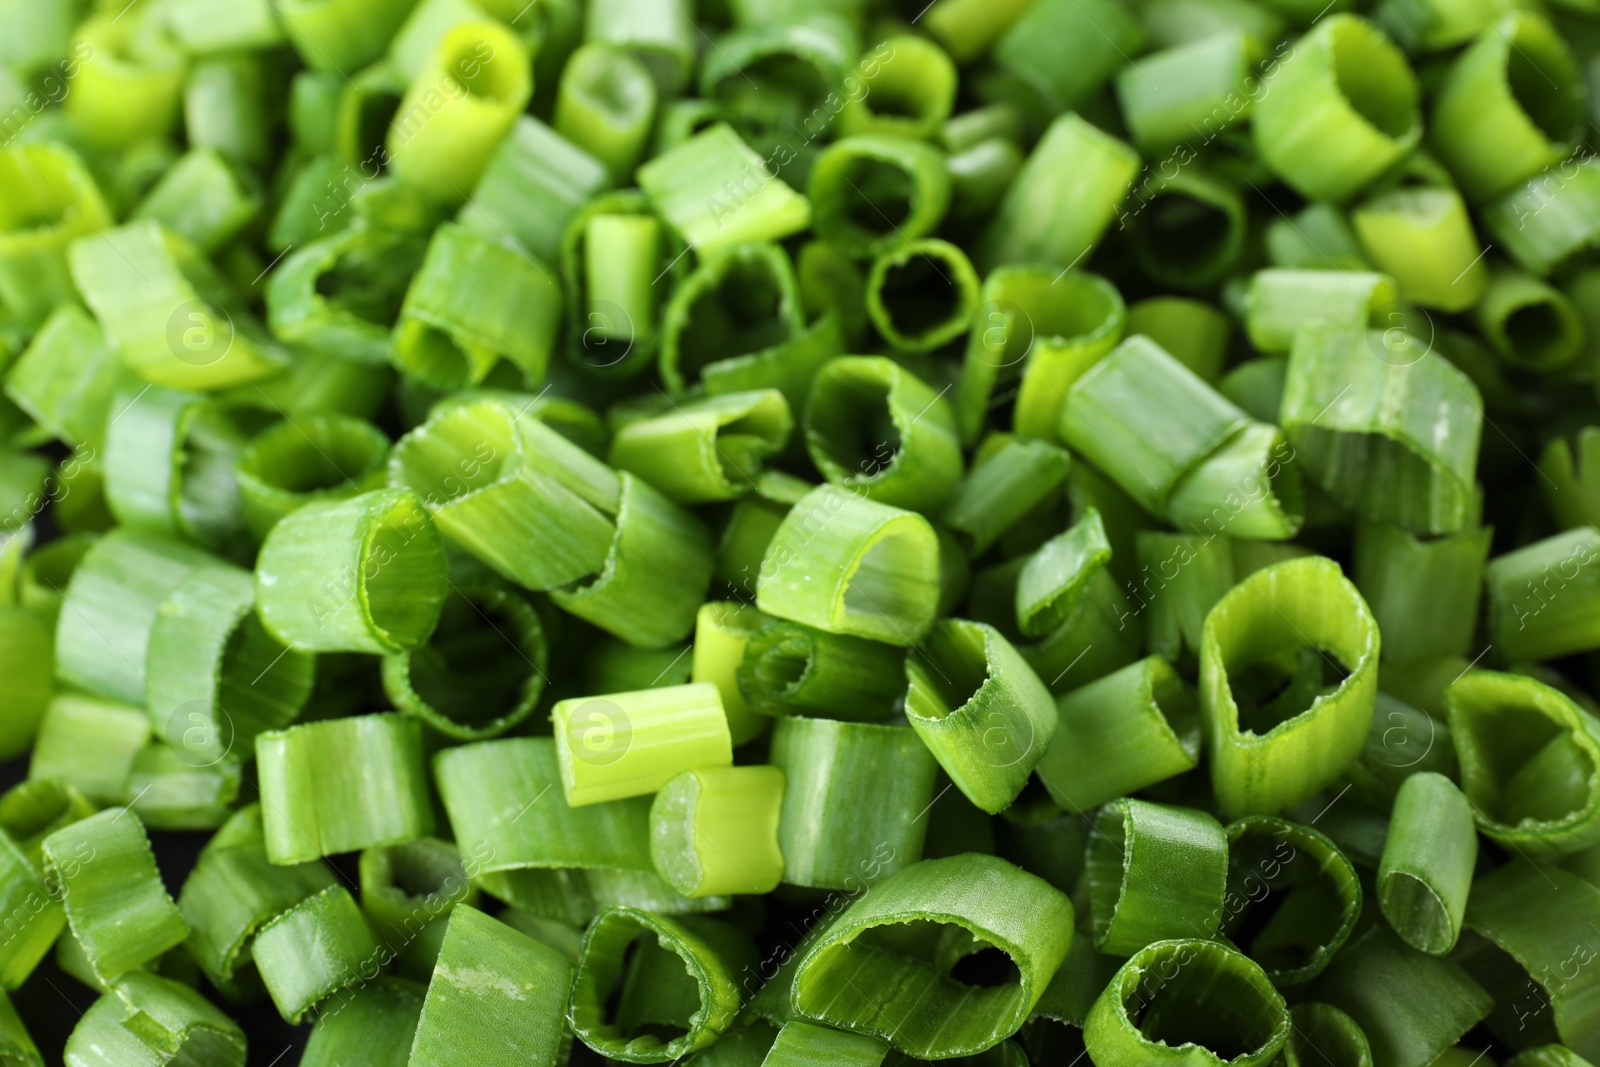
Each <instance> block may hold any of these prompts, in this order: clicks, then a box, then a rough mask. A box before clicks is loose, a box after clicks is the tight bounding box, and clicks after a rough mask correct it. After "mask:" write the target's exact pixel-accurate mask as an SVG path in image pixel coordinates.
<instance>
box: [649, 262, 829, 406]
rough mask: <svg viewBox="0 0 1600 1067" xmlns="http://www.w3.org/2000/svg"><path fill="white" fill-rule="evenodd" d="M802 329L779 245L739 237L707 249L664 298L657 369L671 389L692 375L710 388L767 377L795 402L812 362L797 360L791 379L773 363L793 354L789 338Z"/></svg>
mask: <svg viewBox="0 0 1600 1067" xmlns="http://www.w3.org/2000/svg"><path fill="white" fill-rule="evenodd" d="M804 330H805V314H804V312H803V310H802V308H801V305H800V293H799V288H798V283H797V281H796V279H795V274H794V266H793V264H791V263H790V261H789V257H788V255H787V254H786V253H785V252H784V251H783V250H782V249H781V248H779V247H778V246H776V245H771V244H742V245H736V246H734V247H731V248H728V249H725V250H721V251H716V252H712V253H710V254H709V255H707V256H706V257H705V258H704V261H703V262H702V263H701V264H700V265H699V266H698V267H697V268H696V269H695V270H694V272H693V273H691V274H690V275H689V276H688V277H687V278H685V279H684V280H683V282H682V283H681V284H680V285H679V286H678V287H677V290H676V291H675V292H674V293H673V294H672V297H671V299H670V301H669V302H668V304H667V307H666V311H665V314H664V316H663V322H662V327H661V332H662V337H661V353H660V365H661V377H662V378H663V380H664V381H665V382H666V385H667V388H668V390H669V391H670V392H672V393H673V394H674V395H679V394H682V393H684V392H686V391H687V390H688V389H690V388H691V387H692V386H694V385H695V384H697V383H703V384H704V385H705V387H706V389H707V391H709V392H713V393H726V392H733V391H740V390H745V389H751V388H757V387H764V386H768V385H770V386H772V387H774V388H777V389H779V390H780V391H782V392H783V393H784V395H785V396H786V397H787V398H788V399H789V403H790V406H791V407H792V408H799V407H802V406H803V405H804V402H805V391H804V386H805V385H807V384H809V382H810V379H811V375H812V374H813V373H814V372H815V370H816V367H815V366H811V367H806V368H801V369H800V371H799V379H800V380H794V379H791V378H790V376H789V374H788V373H787V371H786V369H785V368H783V367H782V366H781V364H782V363H784V362H787V361H788V360H789V359H790V358H791V357H792V356H794V355H798V354H799V352H798V351H797V348H798V346H797V345H794V342H796V341H797V340H798V339H799V338H800V337H801V336H802V334H803V332H804ZM755 377H761V378H770V379H771V380H768V381H760V382H756V381H751V380H750V379H752V378H755ZM785 379H788V380H785ZM795 385H800V386H801V388H800V390H799V391H798V393H796V392H795V390H794V386H795Z"/></svg>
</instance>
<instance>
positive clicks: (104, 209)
mask: <svg viewBox="0 0 1600 1067" xmlns="http://www.w3.org/2000/svg"><path fill="white" fill-rule="evenodd" d="M7 118H8V119H10V118H11V116H9V115H8V116H7ZM0 128H4V129H5V131H6V133H7V136H8V141H9V137H10V136H11V126H10V124H9V122H8V123H7V125H6V126H4V127H0ZM0 191H3V192H4V194H5V207H3V208H0V300H4V301H5V302H6V305H7V307H8V308H9V309H11V310H12V311H13V312H14V313H16V314H17V315H19V316H21V317H23V319H25V320H33V321H37V320H40V319H43V318H44V317H45V316H46V315H48V314H49V313H50V311H51V310H52V308H53V307H54V306H55V305H57V304H60V303H62V302H65V301H69V300H72V299H73V298H74V297H75V293H74V290H73V282H72V277H71V275H70V274H69V272H68V267H67V252H68V248H69V247H70V246H71V244H72V243H73V242H74V241H75V240H77V239H78V238H81V237H86V236H89V235H91V234H94V233H97V232H100V231H101V230H104V229H105V228H106V227H108V226H110V225H111V224H112V221H113V220H112V214H111V208H110V206H109V205H108V204H107V203H106V200H105V197H104V196H103V195H102V193H101V191H100V187H99V186H98V185H97V184H96V182H95V179H94V177H93V175H92V174H91V173H90V171H89V169H88V168H87V167H86V166H85V165H84V163H83V161H82V160H80V159H79V158H78V157H77V156H76V155H75V154H73V152H72V151H71V150H70V149H68V148H67V147H66V146H65V145H61V144H11V145H9V147H4V148H0Z"/></svg>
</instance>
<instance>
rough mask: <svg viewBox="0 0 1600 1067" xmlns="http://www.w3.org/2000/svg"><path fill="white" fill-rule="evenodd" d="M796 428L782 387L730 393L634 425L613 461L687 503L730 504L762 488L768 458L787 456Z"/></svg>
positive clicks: (615, 441) (622, 435)
mask: <svg viewBox="0 0 1600 1067" xmlns="http://www.w3.org/2000/svg"><path fill="white" fill-rule="evenodd" d="M793 426H794V417H793V415H792V414H790V411H789V403H788V401H787V400H785V399H784V397H783V394H782V393H780V392H778V391H777V390H776V389H762V390H758V391H754V392H748V393H725V394H723V395H720V396H711V397H706V398H704V399H701V400H691V401H685V402H684V403H682V404H674V405H673V406H672V408H671V409H670V410H669V411H667V412H664V413H662V414H660V415H657V416H655V417H653V418H643V419H639V420H638V421H636V422H630V423H629V424H628V425H626V426H624V427H622V428H621V429H620V430H618V431H617V433H616V436H614V437H613V438H612V439H611V454H610V456H609V461H610V463H611V465H612V466H613V467H615V468H617V469H618V470H625V471H630V472H632V473H633V474H636V475H638V476H639V477H640V478H643V479H644V480H645V481H647V482H649V483H650V484H651V485H653V486H654V487H655V488H657V489H659V490H661V492H662V493H664V494H665V495H666V496H668V497H669V498H670V499H672V500H674V501H677V502H678V503H680V504H701V503H705V502H707V501H711V500H730V499H732V498H734V497H737V496H743V495H744V494H745V493H746V492H749V491H750V490H751V489H753V488H754V487H755V482H754V481H753V479H754V478H755V477H756V475H757V473H759V471H760V470H761V464H762V461H763V460H766V459H768V458H770V457H772V456H775V455H777V454H779V453H781V452H782V451H783V449H784V447H785V445H787V444H788V441H789V434H790V431H791V430H792V429H793Z"/></svg>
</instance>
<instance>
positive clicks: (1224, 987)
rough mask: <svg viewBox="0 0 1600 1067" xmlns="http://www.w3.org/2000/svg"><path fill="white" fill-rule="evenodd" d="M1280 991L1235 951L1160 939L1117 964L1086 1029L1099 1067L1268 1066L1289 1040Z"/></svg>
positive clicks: (1086, 1042) (1214, 943) (1219, 945)
mask: <svg viewBox="0 0 1600 1067" xmlns="http://www.w3.org/2000/svg"><path fill="white" fill-rule="evenodd" d="M1289 1030H1290V1026H1289V1011H1288V1008H1287V1007H1285V1005H1284V1001H1283V996H1282V995H1281V994H1280V993H1279V992H1278V991H1277V990H1276V989H1274V988H1272V983H1271V982H1270V981H1268V980H1267V976H1266V974H1264V973H1263V972H1262V970H1261V968H1260V967H1258V966H1256V964H1254V963H1252V962H1251V961H1250V960H1249V959H1247V958H1246V957H1244V956H1242V955H1240V954H1239V953H1238V952H1237V951H1235V950H1234V949H1231V948H1229V947H1228V946H1226V945H1224V944H1222V943H1220V942H1217V941H1204V940H1200V939H1196V938H1185V939H1180V940H1174V941H1157V942H1155V943H1154V944H1151V945H1147V946H1145V947H1144V948H1143V949H1140V950H1139V952H1137V953H1136V954H1135V955H1134V956H1133V957H1132V958H1131V959H1129V960H1128V961H1127V962H1126V963H1124V964H1123V965H1122V967H1121V968H1120V969H1118V971H1117V973H1116V975H1115V976H1113V977H1112V979H1111V983H1110V984H1109V985H1108V986H1106V987H1105V989H1104V990H1103V991H1102V992H1101V993H1100V995H1099V996H1098V997H1097V998H1095V1001H1094V1006H1093V1007H1092V1008H1090V1009H1089V1018H1088V1020H1087V1021H1086V1022H1085V1023H1084V1027H1083V1042H1084V1045H1085V1046H1086V1047H1087V1049H1088V1052H1089V1055H1090V1056H1092V1057H1093V1058H1094V1062H1095V1063H1096V1064H1100V1065H1102V1067H1152V1065H1162V1067H1179V1065H1185V1067H1189V1065H1195V1067H1220V1065H1221V1064H1224V1063H1226V1064H1229V1065H1230V1067H1265V1065H1266V1064H1269V1063H1271V1062H1272V1061H1273V1060H1274V1059H1275V1058H1276V1057H1277V1055H1278V1052H1279V1050H1280V1049H1282V1048H1283V1045H1284V1042H1285V1041H1286V1040H1287V1039H1288V1037H1289Z"/></svg>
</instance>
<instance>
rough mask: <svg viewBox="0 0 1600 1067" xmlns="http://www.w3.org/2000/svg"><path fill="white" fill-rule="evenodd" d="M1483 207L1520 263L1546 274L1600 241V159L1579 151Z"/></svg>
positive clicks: (1493, 230)
mask: <svg viewBox="0 0 1600 1067" xmlns="http://www.w3.org/2000/svg"><path fill="white" fill-rule="evenodd" d="M1554 167H1555V170H1554V172H1553V173H1552V171H1551V166H1549V165H1547V166H1546V167H1545V168H1544V169H1543V170H1542V171H1540V172H1539V173H1538V174H1536V175H1534V176H1533V177H1532V178H1529V179H1528V181H1527V182H1526V183H1525V184H1523V185H1521V186H1519V187H1517V188H1516V189H1513V190H1512V191H1511V192H1509V193H1507V194H1506V195H1505V196H1503V197H1501V198H1500V199H1498V200H1496V201H1494V202H1493V203H1492V204H1490V205H1489V206H1488V207H1486V208H1485V209H1484V227H1485V229H1486V230H1487V231H1488V233H1489V236H1491V237H1493V238H1494V239H1495V240H1496V241H1497V242H1499V244H1500V245H1501V247H1503V248H1504V249H1505V250H1506V252H1507V253H1508V254H1509V255H1510V256H1511V258H1512V259H1514V260H1515V261H1516V262H1517V265H1518V266H1520V267H1522V268H1523V269H1524V270H1527V271H1530V272H1531V273H1533V274H1538V275H1547V274H1549V273H1550V272H1551V271H1552V270H1554V269H1555V268H1556V267H1559V266H1561V265H1562V264H1564V263H1566V262H1568V261H1569V260H1571V259H1572V258H1574V257H1575V256H1577V255H1578V254H1579V253H1581V252H1583V251H1584V250H1585V249H1589V248H1593V247H1594V246H1595V245H1596V243H1600V164H1597V162H1596V160H1595V159H1594V157H1593V156H1583V157H1582V158H1580V157H1579V156H1578V155H1576V154H1574V155H1571V156H1567V157H1566V158H1565V159H1563V160H1561V162H1560V163H1559V164H1555V165H1554Z"/></svg>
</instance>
